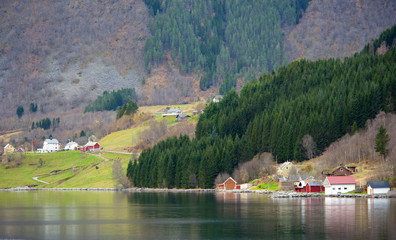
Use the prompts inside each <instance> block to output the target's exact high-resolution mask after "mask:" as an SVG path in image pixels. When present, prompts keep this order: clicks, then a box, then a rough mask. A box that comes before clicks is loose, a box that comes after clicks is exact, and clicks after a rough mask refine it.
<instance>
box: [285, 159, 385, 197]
mask: <svg viewBox="0 0 396 240" xmlns="http://www.w3.org/2000/svg"><path fill="white" fill-rule="evenodd" d="M296 172H297V167H296V166H295V165H293V164H292V163H291V162H285V163H283V164H282V165H281V166H280V167H279V168H278V175H280V176H281V177H279V183H280V185H281V186H284V184H285V183H286V186H290V183H291V182H293V188H294V189H295V191H296V192H305V193H312V192H324V193H325V194H326V195H338V194H343V193H348V192H352V191H355V190H356V180H355V178H354V177H353V176H352V175H353V174H354V173H356V172H357V167H356V165H343V164H341V165H340V166H338V167H336V168H334V169H331V170H326V171H323V172H322V174H323V175H324V176H326V178H325V180H324V181H323V182H322V181H320V180H315V179H314V178H313V177H312V176H302V175H301V174H292V173H296ZM296 178H298V179H296ZM366 188H367V194H370V195H371V194H386V193H388V192H389V191H390V188H391V186H390V184H389V182H387V181H369V182H367V185H366Z"/></svg>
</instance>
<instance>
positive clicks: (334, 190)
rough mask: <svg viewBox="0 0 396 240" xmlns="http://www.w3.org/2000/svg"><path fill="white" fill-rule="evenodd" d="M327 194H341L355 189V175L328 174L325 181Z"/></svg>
mask: <svg viewBox="0 0 396 240" xmlns="http://www.w3.org/2000/svg"><path fill="white" fill-rule="evenodd" d="M323 186H324V187H325V194H326V195H332V194H340V193H347V192H351V191H354V190H355V186H356V181H355V178H354V177H353V176H328V177H326V179H325V180H324V182H323Z"/></svg>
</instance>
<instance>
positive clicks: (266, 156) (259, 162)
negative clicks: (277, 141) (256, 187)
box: [232, 153, 275, 182]
mask: <svg viewBox="0 0 396 240" xmlns="http://www.w3.org/2000/svg"><path fill="white" fill-rule="evenodd" d="M274 164H275V162H274V157H273V156H272V154H271V153H261V154H259V155H257V156H255V157H254V158H253V159H252V160H251V161H249V162H245V163H242V164H239V165H238V167H237V168H236V169H234V172H233V173H232V176H233V178H234V179H235V180H236V181H237V182H249V181H251V180H253V179H256V178H259V177H263V176H268V175H271V174H273V173H274V172H275V165H274Z"/></svg>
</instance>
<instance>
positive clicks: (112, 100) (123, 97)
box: [84, 88, 137, 112]
mask: <svg viewBox="0 0 396 240" xmlns="http://www.w3.org/2000/svg"><path fill="white" fill-rule="evenodd" d="M131 100H132V101H135V102H136V101H137V95H136V92H135V89H134V88H123V89H121V90H117V91H112V92H107V91H104V92H103V95H102V96H98V97H97V98H96V100H95V101H94V102H93V103H92V104H89V105H88V106H87V107H85V110H84V112H94V111H105V110H106V111H110V110H116V109H117V108H118V107H120V106H122V105H124V104H126V103H128V102H129V101H131Z"/></svg>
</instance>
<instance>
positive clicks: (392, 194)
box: [0, 187, 396, 199]
mask: <svg viewBox="0 0 396 240" xmlns="http://www.w3.org/2000/svg"><path fill="white" fill-rule="evenodd" d="M34 191H84V192H168V193H253V194H266V195H268V197H269V198H273V199H274V198H327V197H331V198H396V192H395V191H392V192H390V193H388V194H376V195H368V194H339V195H334V194H333V195H325V194H323V193H296V192H283V191H280V192H272V191H269V190H217V189H167V188H30V187H15V188H1V189H0V192H34Z"/></svg>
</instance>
